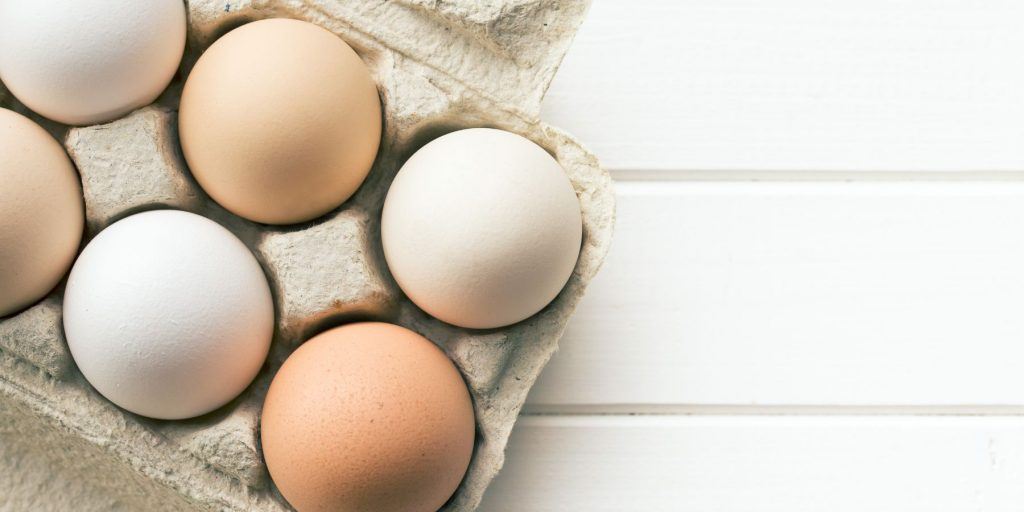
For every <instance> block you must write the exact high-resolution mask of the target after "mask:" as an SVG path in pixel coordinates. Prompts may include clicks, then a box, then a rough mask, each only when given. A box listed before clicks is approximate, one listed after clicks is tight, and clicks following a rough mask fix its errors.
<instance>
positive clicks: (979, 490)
mask: <svg viewBox="0 0 1024 512" xmlns="http://www.w3.org/2000/svg"><path fill="white" fill-rule="evenodd" d="M517 428H518V429H517V430H515V431H514V432H513V434H512V446H513V450H514V452H513V454H512V455H513V456H512V457H510V459H509V461H508V463H507V465H506V468H505V471H504V472H503V473H502V475H501V476H500V477H499V479H498V480H497V481H496V482H495V485H494V487H492V488H491V489H490V490H489V491H488V494H487V496H485V498H484V504H483V506H482V507H481V509H480V510H481V511H483V512H527V511H529V512H537V511H588V512H622V511H638V512H640V511H642V512H688V511H700V512H709V511H716V512H748V511H749V512H822V511H827V512H884V511H892V512H975V511H987V512H1019V511H1020V510H1021V509H1022V508H1024V505H1022V504H1024V459H1022V458H1021V453H1022V452H1024V436H1022V435H1021V432H1022V431H1024V420H1022V419H1020V418H998V419H993V418H970V417H968V418H930V417H903V416H901V417H875V418H871V417H868V418H846V417H844V418H829V417H816V418H800V417H796V418H794V417H743V416H740V417H728V416H726V417H663V416H649V417H614V416H613V417H594V416H584V417H562V418H558V417H555V418H552V417H528V418H525V419H523V420H522V422H521V424H520V425H519V426H518V427H517Z"/></svg>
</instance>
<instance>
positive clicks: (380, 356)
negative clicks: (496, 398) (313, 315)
mask: <svg viewBox="0 0 1024 512" xmlns="http://www.w3.org/2000/svg"><path fill="white" fill-rule="evenodd" d="M261 436H262V441H263V455H264V456H265V457H266V461H267V467H268V468H269V470H270V476H271V478H272V479H273V480H274V483H275V484H277V487H278V489H279V490H280V491H281V494H283V495H284V497H285V498H286V499H287V500H288V502H289V503H291V505H292V506H293V507H295V508H296V509H297V510H299V511H300V512H307V511H320V510H322V511H337V512H362V511H366V512H390V511H396V512H397V511H402V512H417V511H422V512H434V511H436V510H438V509H439V508H440V507H441V506H442V505H444V503H445V502H446V501H447V500H448V498H450V497H451V495H452V494H453V493H454V492H455V489H456V488H457V487H458V485H459V483H460V482H461V481H462V477H463V476H464V475H465V473H466V469H467V467H468V466H469V460H470V457H471V456H472V453H473V442H474V436H475V422H474V419H473V404H472V401H471V399H470V396H469V391H468V390H467V389H466V386H465V383H464V382H463V380H462V376H461V375H460V374H459V372H458V370H456V369H455V366H454V365H453V364H452V362H451V361H450V360H449V359H448V357H447V356H446V355H445V354H444V352H442V351H441V350H440V349H439V348H437V347H436V346H435V345H434V344H433V343H431V342H430V341H429V340H427V339H426V338H424V337H422V336H420V335H419V334H416V333H414V332H412V331H410V330H408V329H405V328H403V327H399V326H396V325H391V324H385V323H357V324H350V325H346V326H343V327H338V328H335V329H332V330H330V331H327V332H325V333H323V334H320V335H318V336H316V337H314V338H312V339H310V340H309V341H307V342H306V343H305V344H303V345H302V346H301V347H299V349H298V350H296V351H295V353H293V354H292V355H291V357H289V358H288V360H287V361H285V363H284V365H283V366H282V367H281V369H280V370H279V371H278V372H277V375H276V376H275V377H274V381H273V383H272V384H271V385H270V390H269V391H268V393H267V399H266V402H265V403H264V405H263V419H262V434H261Z"/></svg>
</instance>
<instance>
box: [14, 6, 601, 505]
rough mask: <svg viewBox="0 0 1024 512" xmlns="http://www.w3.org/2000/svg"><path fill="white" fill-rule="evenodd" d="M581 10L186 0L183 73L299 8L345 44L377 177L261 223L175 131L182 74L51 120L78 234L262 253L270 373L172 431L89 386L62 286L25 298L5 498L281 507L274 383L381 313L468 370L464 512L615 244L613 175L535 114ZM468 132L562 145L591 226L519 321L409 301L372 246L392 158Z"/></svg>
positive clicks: (558, 148) (17, 336) (497, 463)
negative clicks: (272, 459)
mask: <svg viewBox="0 0 1024 512" xmlns="http://www.w3.org/2000/svg"><path fill="white" fill-rule="evenodd" d="M588 4H589V2H588V1H557V0H494V1H476V0H395V1H390V2H378V1H369V0H362V1H344V2H343V1H328V0H305V1H299V0H290V1H289V0H263V1H259V0H240V1H239V0H233V1H214V0H192V1H191V2H190V3H189V6H188V8H189V15H190V29H189V49H188V51H187V52H186V57H185V60H184V63H183V65H182V68H183V69H182V73H181V76H187V72H188V70H189V69H190V68H191V66H192V65H193V64H194V62H195V60H196V58H197V57H198V55H199V54H201V52H202V50H203V49H204V48H205V47H207V46H208V45H209V44H210V43H212V42H213V41H215V40H216V38H217V37H219V36H220V35H223V34H224V33H226V32H227V31H229V30H230V29H231V28H234V27H236V26H238V25H241V24H243V23H246V22H249V21H253V20H257V19H263V18H270V17H291V18H297V19H304V20H308V21H311V22H313V23H316V24H318V25H321V26H323V27H325V28H327V29H329V30H331V31H332V32H334V33H336V34H338V35H339V36H341V37H342V38H343V39H345V40H346V41H347V42H348V43H349V44H351V45H352V46H353V47H354V48H355V49H356V51H357V52H359V53H360V55H361V56H362V57H363V59H364V60H365V61H366V62H367V65H368V66H369V68H370V70H371V73H372V74H373V75H374V78H375V79H376V81H377V83H378V87H379V90H380V94H381V98H382V101H383V104H384V118H385V122H384V127H385V132H384V137H383V142H382V146H381V153H380V155H379V156H378V159H377V162H376V163H375V164H374V168H373V170H372V171H371V173H370V176H369V178H368V179H367V181H366V183H365V184H364V185H363V186H362V187H361V188H360V190H359V191H358V192H357V193H356V195H355V196H354V197H353V198H352V199H350V200H349V201H348V202H346V203H345V204H343V205H342V206H341V207H340V208H338V209H337V210H336V211H334V212H332V213H330V214H328V215H326V216H324V217H323V218H320V219H317V220H315V221H312V222H309V223H305V224H301V225H296V226H285V227H269V226H263V225H258V224H254V223H251V222H248V221H245V220H242V219H239V218H237V217H234V216H233V215H231V214H229V213H228V212H226V211H225V210H224V209H223V208H221V207H219V206H218V205H216V204H215V203H213V202H212V201H211V200H210V199H209V198H208V197H207V196H206V195H205V194H204V193H203V191H202V190H201V189H199V187H198V186H196V184H195V182H194V180H193V179H192V177H191V175H190V174H189V171H188V169H187V167H186V165H185V163H184V159H183V158H182V157H181V152H180V149H179V146H178V141H177V131H176V128H177V122H176V112H175V111H176V108H177V101H178V97H179V95H180V90H181V85H182V78H180V77H179V78H177V79H175V81H174V83H172V85H171V87H170V88H169V89H168V91H167V92H165V93H164V94H163V96H161V98H160V99H159V100H158V101H157V103H156V104H154V105H152V106H149V107H145V108H142V109H140V110H138V111H136V112H134V113H132V114H130V115H128V116H126V117H125V118H122V119H119V120H116V121H113V122H111V123H108V124H105V125H101V126H91V127H81V128H72V129H68V128H66V127H62V126H59V125H54V124H53V123H44V125H45V126H47V128H48V129H50V131H51V132H52V133H54V134H55V135H56V136H58V137H59V138H61V139H62V140H64V141H65V145H66V147H67V149H68V153H69V154H70V155H71V157H72V159H73V160H74V162H75V164H76V166H77V167H78V170H79V172H80V174H81V175H82V182H83V193H84V195H85V198H86V213H87V234H86V238H87V239H88V238H91V237H92V236H94V235H95V234H96V233H97V232H99V230H101V229H103V228H104V227H106V226H108V225H109V224H110V223H112V222H114V221H116V220H118V219H120V218H123V217H125V216H127V215H131V214H133V213H137V212H139V211H144V210H149V209H155V208H177V209H183V210H188V211H193V212H196V213H200V214H203V215H206V216H208V217H210V218H212V219H214V220H217V221H218V222H220V223H222V224H224V225H225V226H226V227H228V228H229V229H231V230H232V231H233V232H234V233H235V234H237V235H238V236H239V237H240V238H241V239H242V240H243V241H244V242H245V243H246V244H248V245H249V247H250V248H251V249H252V250H253V252H254V254H256V255H257V257H258V258H259V259H260V261H261V263H262V264H263V266H264V269H265V270H266V273H267V276H268V278H269V280H270V282H271V286H272V289H273V291H274V296H275V302H276V309H277V315H278V326H277V331H276V334H275V340H274V343H273V346H272V348H271V354H270V357H269V358H268V361H267V364H266V365H265V367H264V369H263V371H262V372H261V374H260V375H259V376H258V377H257V379H256V381H255V382H254V383H253V385H252V386H250V387H249V389H248V390H246V391H245V392H244V393H243V394H242V396H240V397H239V398H238V399H236V400H234V401H233V402H231V403H230V404H228V405H227V406H225V407H223V408H221V409H220V410H217V411H215V412H213V413H210V414H208V415H205V416H202V417H200V418H195V419H192V420H186V421H178V422H168V421H155V420H149V419H146V418H142V417H139V416H136V415H133V414H130V413H127V412H125V411H123V410H121V409H119V408H117V407H116V406H114V405H112V404H111V403H109V402H108V401H106V400H105V399H104V398H103V397H102V396H100V395H99V394H97V393H96V392H95V391H94V390H93V389H92V388H91V387H90V386H89V385H88V383H87V382H86V381H85V380H84V379H83V378H82V376H81V374H80V373H79V372H78V370H77V369H76V368H75V366H74V362H73V361H72V360H71V358H70V354H69V352H68V350H67V346H66V344H65V342H64V339H63V333H62V329H61V327H60V322H61V321H60V315H61V307H60V304H61V302H60V301H61V295H62V286H61V287H58V289H57V290H55V291H54V293H53V294H51V296H50V297H48V298H46V299H45V300H44V301H42V302H41V303H39V304H37V305H36V306H33V307H31V308H29V309H28V310H26V311H24V312H22V313H20V314H18V315H16V316H13V317H9V318H6V319H2V320H0V508H3V509H12V510H69V509H74V510H111V509H124V510H288V509H289V507H288V505H287V503H286V502H285V501H284V500H283V498H282V497H281V496H280V494H279V493H278V492H277V491H276V489H275V488H274V486H273V484H272V482H271V481H270V479H269V476H268V474H267V471H266V467H265V466H264V465H263V462H262V456H261V453H260V446H259V414H260V410H261V407H262V403H263V397H264V394H265V393H266V389H267V386H268V385H269V383H270V380H271V378H272V376H273V374H274V372H275V371H276V369H277V368H278V367H279V366H280V364H281V363H282V362H283V361H284V359H285V358H286V357H287V356H288V354H289V353H290V352H291V351H292V350H294V348H295V347H296V346H298V345H299V344H300V343H302V341H303V340H305V339H307V338H308V337H309V336H311V335H314V334H316V333H318V332H321V331H323V330H325V329H327V328H330V327H332V326H335V325H339V324H342V323H345V322H349V321H354V320H364V319H376V320H382V321H388V322H394V323H398V324H401V325H404V326H406V327H409V328H411V329H413V330H415V331H417V332H420V333H421V334H423V335H425V336H426V337H428V338H430V339H431V340H433V341H434V342H435V343H437V344H438V345H439V346H440V347H441V348H443V349H444V350H445V351H446V352H447V353H448V355H449V356H450V357H451V358H452V360H453V361H454V362H455V364H456V365H457V366H458V368H459V370H460V371H461V372H462V373H463V376H464V377H465V379H466V382H467V384H468V386H469V388H470V391H471V394H472V396H473V399H474V404H475V409H476V418H477V430H478V439H477V444H476V449H475V452H474V456H473V460H472V462H471V465H470V469H469V472H468V474H467V475H466V478H465V480H464V481H463V483H462V485H461V486H460V488H459V490H458V491H457V492H456V494H455V495H454V496H453V497H452V499H451V501H450V502H449V503H448V505H446V507H445V509H444V510H448V511H469V510H474V509H475V508H476V507H477V505H478V504H479V503H480V499H481V497H482V495H483V492H484V491H485V489H486V488H487V486H488V484H489V483H490V482H491V480H492V479H493V478H494V476H495V475H496V474H497V472H498V471H499V470H500V469H501V466H502V464H503V461H504V450H505V444H506V442H507V440H508V436H509V433H510V432H511V429H512V427H513V425H514V423H515V420H516V418H517V416H518V414H519V411H520V409H521V407H522V405H523V402H524V401H525V399H526V395H527V392H528V391H529V389H530V387H531V386H532V385H533V383H534V381H535V380H536V378H537V376H538V375H539V373H540V371H541V369H542V368H543V367H544V365H545V364H546V363H547V361H548V359H549V358H550V357H551V355H552V353H553V352H554V351H555V350H556V347H557V344H558V339H559V337H560V336H561V335H562V332H563V331H564V328H565V325H566V323H567V321H568V319H569V317H570V315H571V314H572V311H573V309H574V308H575V307H576V304H577V302H578V301H579V299H580V298H581V297H582V295H583V293H584V291H585V288H586V284H587V283H588V282H589V281H590V280H591V278H592V277H593V276H594V275H595V274H596V272H597V271H598V268H599V267H600V266H601V262H602V260H603V259H604V256H605V253H606V252H607V250H608V246H609V244H610V241H611V235H612V227H613V223H614V196H613V192H612V188H611V180H610V178H609V176H608V174H607V173H606V172H604V171H603V170H602V169H601V167H600V165H599V164H598V161H597V159H596V158H595V157H594V155H592V154H591V153H589V152H588V151H587V150H586V149H584V148H583V147H582V146H581V145H580V144H579V143H578V142H577V141H576V140H574V139H573V138H572V137H571V136H569V135H568V134H565V133H563V132H561V131H560V130H558V129H556V128H553V127H551V126H548V125H546V124H544V123H542V122H540V121H539V118H538V116H539V111H540V102H541V99H542V98H543V95H544V93H545V91H546V89H547V86H548V84H549V83H550V81H551V79H552V77H553V76H554V73H555V71H556V70H557V69H558V65H559V63H560V62H561V59H562V56H563V55H564V53H565V51H566V50H567V49H568V47H569V44H570V42H571V40H572V37H573V34H574V33H575V31H576V28H577V27H578V25H579V23H580V22H581V21H582V19H583V16H584V15H585V13H586V10H587V7H588ZM4 101H7V102H9V103H8V104H6V105H5V106H11V107H13V108H15V109H16V110H18V111H21V112H26V110H25V109H24V107H22V106H20V105H19V104H17V102H16V101H14V100H13V99H11V98H9V97H8V98H7V99H4V90H3V89H2V88H0V103H2V102H4ZM34 119H37V120H39V118H38V116H34ZM475 126H490V127H496V128H502V129H506V130H509V131H512V132H515V133H519V134H521V135H524V136H526V137H527V138H529V139H531V140H533V141H535V142H537V143H538V144H540V145H541V146H543V147H544V148H546V149H547V150H548V151H550V152H551V153H552V154H553V155H555V157H556V158H557V159H558V161H559V162H560V163H561V164H562V166H563V167H564V168H565V171H566V173H567V174H568V175H569V177H570V179H571V180H572V182H573V185H574V186H575V188H576V192H577V194H578V196H579V198H580V204H581V207H582V211H583V219H584V241H583V247H582V252H581V255H580V260H579V263H578V264H577V267H576V269H575V272H574V274H573V276H572V278H571V279H570V281H569V283H568V284H567V285H566V287H565V289H564V290H563V291H562V293H561V294H560V295H559V296H558V298H557V299H555V301H554V302H553V303H552V304H551V305H549V306H548V307H547V308H545V309H544V310H543V311H541V312H540V313H538V314H537V315H536V316H534V317H532V318H530V319H528V320H526V321H524V322H521V323H518V324H515V325H513V326H510V327H506V328H501V329H492V330H486V331H479V330H468V329H461V328H456V327H453V326H450V325H447V324H444V323H442V322H440V321H438V320H435V319H433V318H430V317H429V316H427V315H426V314H424V313H423V312H422V311H420V310H419V309H418V308H416V307H415V306H414V305H412V304H411V303H410V302H409V301H408V300H407V299H405V298H404V296H403V295H402V293H401V291H400V290H399V289H398V288H397V286H396V285H395V283H394V281H393V279H392V278H391V276H390V274H389V273H388V270H387V266H386V265H385V264H384V259H383V257H382V251H381V247H380V213H381V207H382V204H383V199H384V195H385V194H386V192H387V188H388V185H389V184H390V182H391V180H392V179H393V177H394V175H395V173H396V172H397V171H398V169H399V168H400V166H401V164H402V163H403V162H404V161H405V159H407V158H408V157H409V155H411V154H412V153H413V152H415V150H416V149H418V148H419V147H421V146H422V145H423V144H425V143H427V142H428V141H430V140H432V139H434V138H436V137H438V136H440V135H443V134H444V133H447V132H450V131H453V130H456V129H459V128H468V127H475Z"/></svg>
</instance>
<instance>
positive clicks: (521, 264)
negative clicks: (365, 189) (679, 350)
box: [381, 128, 583, 329]
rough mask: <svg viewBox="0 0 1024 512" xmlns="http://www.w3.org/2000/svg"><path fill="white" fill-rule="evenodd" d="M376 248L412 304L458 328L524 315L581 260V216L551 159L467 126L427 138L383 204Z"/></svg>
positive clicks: (526, 144)
mask: <svg viewBox="0 0 1024 512" xmlns="http://www.w3.org/2000/svg"><path fill="white" fill-rule="evenodd" d="M381 236H382V238H383V245H384V256H385V259H386V260H387V264H388V267H389V268H390V269H391V273H392V275H393V276H394V277H395V280H396V281H397V282H398V285H399V286H400V287H401V288H402V291H404V292H405V294H406V295H408V297H409V299H410V300H412V301H413V302H414V303H415V304H416V305H417V306H419V307H420V308H421V309H423V310H424V311H426V312H427V313H429V314H430V315H432V316H434V317H435V318H438V319H440V320H443V321H445V322H448V323H450V324H454V325H458V326H461V327H469V328H477V329H485V328H493V327H501V326H505V325H509V324H512V323H516V322H519V321H521V320H524V319H526V318H528V317H530V316H532V315H534V314H535V313H537V312H538V311H540V310H541V309H543V308H544V306H546V305H547V304H548V303H550V302H551V301H552V300H553V299H554V298H555V297H556V296H557V295H558V293H559V292H560V291H561V290H562V287H564V286H565V283H566V282H567V281H568V279H569V277H570V276H571V275H572V272H573V269H574V268H575V266H576V260H577V259H578V258H579V253H580V243H581V241H582V236H583V219H582V215H581V213H580V205H579V201H578V199H577V198H576V193H575V191H574V190H573V186H572V183H571V182H570V181H569V178H568V176H566V174H565V171H564V170H563V169H562V167H561V166H560V165H559V164H558V162H557V161H556V160H555V159H554V158H553V157H552V156H551V155H549V154H548V153H547V152H546V151H544V149H542V148H541V147H540V146H538V145H537V144H534V143H533V142H531V141H530V140H528V139H525V138H523V137H521V136H519V135H516V134H513V133H509V132H506V131H502V130H495V129H489V128H473V129H468V130H460V131H457V132H453V133H449V134H447V135H444V136H442V137H440V138H438V139H435V140H433V141H431V142H430V143H428V144H427V145H426V146H424V147H423V148H421V149H420V150H419V151H417V152H416V153H415V154H413V156H412V157H411V158H409V160H408V161H407V162H406V163H405V165H403V166H402V169H401V170H400V171H399V172H398V175H397V176H396V177H395V180H394V182H393V183H392V184H391V188H390V189H389V190H388V195H387V199H386V200H385V202H384V213H383V219H382V221H381Z"/></svg>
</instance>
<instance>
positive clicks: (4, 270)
mask: <svg viewBox="0 0 1024 512" xmlns="http://www.w3.org/2000/svg"><path fill="white" fill-rule="evenodd" d="M83 225H84V205H83V202H82V188H81V186H80V185H79V182H78V173H77V172H75V168H74V166H72V165H71V160H70V159H68V156H67V154H65V153H64V148H63V147H61V145H60V144H59V143H57V141H56V140H54V138H53V137H51V136H50V134H49V133H47V132H46V130H44V129H43V128H42V127H40V126H39V125H37V124H35V123H34V122H32V121H31V120H29V119H28V118H26V117H24V116H22V115H20V114H17V113H15V112H12V111H10V110H6V109H0V317H4V316H7V315H10V314H12V313H15V312H17V311H19V310H21V309H22V308H25V307H27V306H29V305H30V304H32V303H34V302H36V301H38V300H39V299H41V298H43V296H44V295H46V293H47V292H49V291H50V290H51V289H53V287H54V286H56V285H57V283H58V282H59V281H60V279H61V278H62V277H63V276H64V274H65V273H66V272H67V270H68V267H70V266H71V262H72V261H73V260H74V258H75V254H76V253H77V252H78V246H79V244H80V243H81V239H82V229H83Z"/></svg>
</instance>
